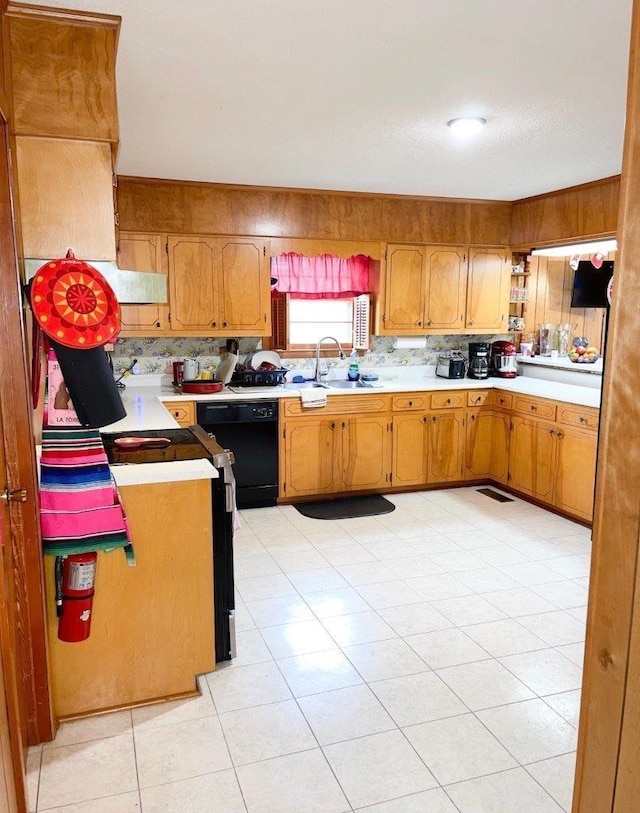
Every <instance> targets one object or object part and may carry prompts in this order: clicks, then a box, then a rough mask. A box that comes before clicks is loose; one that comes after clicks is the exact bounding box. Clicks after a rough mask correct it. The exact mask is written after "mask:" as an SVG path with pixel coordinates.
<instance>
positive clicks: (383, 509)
mask: <svg viewBox="0 0 640 813" xmlns="http://www.w3.org/2000/svg"><path fill="white" fill-rule="evenodd" d="M294 507H295V508H297V509H298V511H299V512H300V513H301V514H302V515H303V516H305V517H310V518H311V519H353V518H354V517H374V516H376V515H377V514H390V513H391V511H395V510H396V507H395V505H394V504H393V503H392V502H389V500H387V499H385V498H384V497H380V496H378V495H377V494H374V495H372V496H371V497H345V498H343V499H338V500H321V501H319V502H298V503H295V505H294Z"/></svg>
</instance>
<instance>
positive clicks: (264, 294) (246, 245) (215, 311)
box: [168, 235, 271, 336]
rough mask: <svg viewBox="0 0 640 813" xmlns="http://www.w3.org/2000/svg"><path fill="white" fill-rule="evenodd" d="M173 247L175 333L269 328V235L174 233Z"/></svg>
mask: <svg viewBox="0 0 640 813" xmlns="http://www.w3.org/2000/svg"><path fill="white" fill-rule="evenodd" d="M168 250H169V291H170V294H169V302H170V313H171V316H170V320H171V321H170V325H171V330H172V331H173V332H174V333H182V334H184V335H198V336H207V335H209V336H224V335H227V336H228V335H237V336H264V335H269V334H270V332H271V321H270V318H269V311H270V308H269V307H268V305H269V291H270V282H269V267H268V262H267V244H266V241H264V240H261V239H259V238H255V239H254V238H250V237H247V238H243V237H200V236H189V235H185V236H170V237H169V239H168Z"/></svg>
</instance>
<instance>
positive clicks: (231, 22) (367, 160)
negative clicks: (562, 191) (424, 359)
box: [45, 0, 632, 200]
mask: <svg viewBox="0 0 640 813" xmlns="http://www.w3.org/2000/svg"><path fill="white" fill-rule="evenodd" d="M45 2H46V5H49V6H60V7H69V6H74V7H76V8H79V9H86V10H89V11H101V12H107V13H110V14H120V15H121V16H122V28H121V34H120V44H119V50H118V108H119V115H120V140H121V150H120V157H119V165H118V172H119V173H120V174H123V175H142V176H149V177H156V178H174V179H186V180H195V181H217V182H223V183H239V184H260V185H270V186H291V187H306V188H316V189H339V190H351V191H366V192H383V193H398V194H409V195H442V196H454V197H472V198H493V199H505V200H513V199H517V198H521V197H526V196H529V195H534V194H538V193H541V192H546V191H549V190H552V189H558V188H562V187H565V186H571V185H573V184H578V183H582V182H584V181H590V180H594V179H596V178H603V177H606V176H608V175H615V174H617V173H618V172H620V169H621V160H622V139H623V129H624V111H625V94H626V77H627V61H628V51H629V31H630V19H631V5H632V0H180V1H179V2H176V0H75V2H74V0H48V2H47V0H45ZM461 115H480V116H484V117H485V118H486V119H487V125H486V127H485V128H484V130H483V131H482V132H481V133H480V135H479V136H478V137H476V138H474V139H473V141H471V142H464V143H463V142H460V141H457V140H456V139H455V138H454V137H453V136H452V134H451V132H450V131H449V129H448V128H447V127H446V125H445V123H446V121H447V120H449V119H451V118H453V117H455V116H461Z"/></svg>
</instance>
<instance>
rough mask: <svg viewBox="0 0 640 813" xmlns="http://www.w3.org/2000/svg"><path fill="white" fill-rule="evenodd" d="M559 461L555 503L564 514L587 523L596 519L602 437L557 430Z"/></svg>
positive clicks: (568, 430) (591, 433) (570, 430)
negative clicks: (594, 504)
mask: <svg viewBox="0 0 640 813" xmlns="http://www.w3.org/2000/svg"><path fill="white" fill-rule="evenodd" d="M556 437H557V449H558V458H557V465H556V479H555V494H554V503H555V505H556V506H557V507H558V508H560V509H561V510H562V511H567V512H568V513H570V514H574V515H575V516H578V517H581V518H582V519H586V520H588V521H589V522H590V521H591V519H592V517H593V492H594V486H595V478H596V456H597V450H598V436H597V434H596V433H595V432H580V431H579V430H576V429H564V428H563V429H559V430H556Z"/></svg>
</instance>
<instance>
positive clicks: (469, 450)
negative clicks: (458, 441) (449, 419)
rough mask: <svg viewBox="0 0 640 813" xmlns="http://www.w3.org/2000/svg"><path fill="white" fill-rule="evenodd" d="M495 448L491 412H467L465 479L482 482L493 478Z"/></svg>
mask: <svg viewBox="0 0 640 813" xmlns="http://www.w3.org/2000/svg"><path fill="white" fill-rule="evenodd" d="M492 448H493V415H492V414H491V412H482V411H481V410H469V411H468V412H467V425H466V442H465V455H466V457H465V479H467V480H481V479H486V478H488V477H491V474H492V465H491V463H492V459H491V458H492V454H491V452H492Z"/></svg>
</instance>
